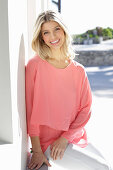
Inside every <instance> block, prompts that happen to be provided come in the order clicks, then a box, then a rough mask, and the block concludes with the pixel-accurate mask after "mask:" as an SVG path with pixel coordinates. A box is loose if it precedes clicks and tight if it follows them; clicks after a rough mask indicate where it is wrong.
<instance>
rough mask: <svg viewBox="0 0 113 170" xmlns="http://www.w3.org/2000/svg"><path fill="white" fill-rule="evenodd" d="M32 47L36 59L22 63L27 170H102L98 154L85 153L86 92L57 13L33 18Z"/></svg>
mask: <svg viewBox="0 0 113 170" xmlns="http://www.w3.org/2000/svg"><path fill="white" fill-rule="evenodd" d="M32 48H33V50H34V51H35V52H36V55H35V56H34V57H33V58H32V59H30V60H29V61H28V63H27V65H26V113H27V130H28V134H29V136H30V139H31V144H32V158H31V160H30V163H29V165H28V168H29V169H34V168H35V169H39V168H40V167H41V168H40V169H43V170H44V169H45V170H46V169H48V168H50V169H52V168H53V169H54V170H55V167H56V169H58V166H60V168H61V167H62V168H67V169H74V170H75V169H76V168H77V170H79V169H82V170H92V169H96V168H97V169H99V170H101V169H102V170H105V169H106V170H108V169H109V168H108V166H107V164H106V163H105V162H104V159H102V158H101V156H97V157H98V159H97V157H96V156H93V157H92V156H90V154H89V153H90V152H88V151H87V150H88V149H87V148H91V149H92V148H93V147H92V146H91V145H90V146H89V145H88V146H87V136H86V131H85V128H84V126H85V125H86V123H87V122H88V120H89V118H90V116H91V103H92V95H91V89H90V85H89V81H88V78H87V74H86V72H85V69H84V67H83V66H82V65H81V64H79V63H77V62H76V61H75V60H74V57H75V54H74V52H73V50H72V48H71V39H70V35H69V33H68V30H67V27H66V26H65V25H64V23H63V19H62V18H61V15H60V14H59V13H57V12H54V11H50V10H49V11H46V12H43V13H41V14H40V15H39V16H38V18H37V20H36V24H35V31H34V36H33V40H32ZM77 146H80V147H85V146H87V147H86V149H80V147H77ZM93 149H94V148H93ZM89 150H90V149H89ZM95 155H96V154H95ZM59 158H60V159H62V160H60V159H59ZM50 161H51V164H50ZM43 163H45V164H46V166H45V164H43ZM53 163H54V164H53ZM60 168H59V169H60Z"/></svg>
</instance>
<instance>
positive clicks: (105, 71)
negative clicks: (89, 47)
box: [87, 66, 113, 98]
mask: <svg viewBox="0 0 113 170" xmlns="http://www.w3.org/2000/svg"><path fill="white" fill-rule="evenodd" d="M97 68H98V70H96V71H88V72H87V74H88V78H89V81H90V84H91V89H92V91H93V93H94V94H95V95H96V96H99V97H108V98H113V67H110V66H108V67H104V66H101V67H97Z"/></svg>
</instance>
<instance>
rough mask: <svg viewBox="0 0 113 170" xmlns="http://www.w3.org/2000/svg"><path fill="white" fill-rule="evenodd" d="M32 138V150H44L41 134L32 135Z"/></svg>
mask: <svg viewBox="0 0 113 170" xmlns="http://www.w3.org/2000/svg"><path fill="white" fill-rule="evenodd" d="M30 139H31V144H32V150H33V151H34V152H42V149H41V145H40V138H39V136H33V137H30Z"/></svg>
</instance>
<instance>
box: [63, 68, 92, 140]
mask: <svg viewBox="0 0 113 170" xmlns="http://www.w3.org/2000/svg"><path fill="white" fill-rule="evenodd" d="M91 104H92V94H91V88H90V84H89V80H88V77H87V74H86V72H85V70H84V72H83V75H82V83H81V91H80V107H79V110H78V113H77V116H76V117H75V120H74V121H73V122H72V123H71V124H70V127H69V130H68V131H65V132H63V134H62V135H61V136H63V137H65V138H66V139H68V141H69V142H72V141H73V139H75V138H76V139H77V138H78V141H79V140H80V139H81V138H82V137H83V136H85V135H86V133H85V130H84V126H85V125H86V123H87V122H88V120H89V118H90V115H91Z"/></svg>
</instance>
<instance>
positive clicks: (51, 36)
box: [41, 21, 65, 50]
mask: <svg viewBox="0 0 113 170" xmlns="http://www.w3.org/2000/svg"><path fill="white" fill-rule="evenodd" d="M41 33H42V38H43V40H44V42H45V44H46V45H48V46H49V47H50V49H51V50H56V49H59V48H61V47H62V45H63V43H64V39H65V36H64V30H63V29H62V28H61V27H60V25H59V24H58V23H57V22H55V21H49V22H45V23H44V24H43V25H42V28H41Z"/></svg>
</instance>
